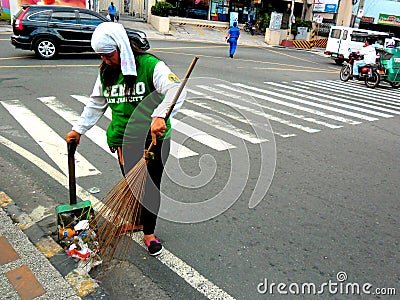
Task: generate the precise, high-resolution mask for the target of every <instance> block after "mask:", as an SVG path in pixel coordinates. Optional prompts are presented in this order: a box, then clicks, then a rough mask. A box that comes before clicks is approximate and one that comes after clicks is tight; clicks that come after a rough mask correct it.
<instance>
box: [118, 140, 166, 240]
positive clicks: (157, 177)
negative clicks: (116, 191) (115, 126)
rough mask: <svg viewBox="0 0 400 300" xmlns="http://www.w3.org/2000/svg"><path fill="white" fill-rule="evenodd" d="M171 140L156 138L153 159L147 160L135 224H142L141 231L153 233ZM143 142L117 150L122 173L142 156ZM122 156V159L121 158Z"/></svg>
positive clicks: (147, 142)
mask: <svg viewBox="0 0 400 300" xmlns="http://www.w3.org/2000/svg"><path fill="white" fill-rule="evenodd" d="M150 143H151V140H149V139H147V141H146V146H145V147H146V149H147V148H148V147H149V145H150ZM170 144H171V141H170V139H166V140H157V145H156V146H154V147H153V148H152V150H151V152H153V153H154V159H150V160H148V163H147V170H148V173H147V178H146V183H145V190H144V197H143V201H142V209H141V214H140V221H139V222H137V224H143V233H144V234H146V235H148V234H153V233H154V230H155V227H156V222H157V215H158V211H159V209H160V200H161V196H160V185H161V178H162V174H163V171H164V165H165V163H166V162H167V159H168V155H169V149H170ZM143 150H144V149H143V143H129V144H128V145H124V146H123V147H122V151H118V156H119V161H120V167H121V171H122V174H123V175H124V176H125V174H127V173H128V172H129V170H130V169H131V168H132V167H134V166H135V165H136V164H137V163H138V162H139V160H140V159H142V157H143ZM121 158H122V159H121Z"/></svg>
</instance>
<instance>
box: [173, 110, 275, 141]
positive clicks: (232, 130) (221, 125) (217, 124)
mask: <svg viewBox="0 0 400 300" xmlns="http://www.w3.org/2000/svg"><path fill="white" fill-rule="evenodd" d="M179 113H181V114H183V115H186V116H188V117H191V118H194V119H196V120H198V121H201V122H204V123H206V124H208V125H210V126H212V127H214V128H216V129H219V130H221V131H224V132H226V133H229V134H231V135H233V136H237V137H238V138H241V139H243V140H245V141H248V142H250V143H252V144H260V143H262V142H266V141H268V139H260V138H258V137H257V136H256V135H255V134H254V133H251V132H248V131H245V130H243V129H241V128H238V127H235V126H233V125H232V124H230V123H227V122H223V121H221V120H219V119H216V118H213V117H210V116H208V115H205V114H202V113H199V112H196V111H194V110H191V109H187V108H181V109H180V110H179Z"/></svg>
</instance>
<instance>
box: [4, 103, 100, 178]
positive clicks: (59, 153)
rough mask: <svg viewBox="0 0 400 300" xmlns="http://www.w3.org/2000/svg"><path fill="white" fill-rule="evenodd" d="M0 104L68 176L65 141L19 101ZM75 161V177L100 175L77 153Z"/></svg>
mask: <svg viewBox="0 0 400 300" xmlns="http://www.w3.org/2000/svg"><path fill="white" fill-rule="evenodd" d="M1 104H2V105H3V106H4V108H6V109H7V110H8V112H9V113H10V114H11V115H12V116H13V117H14V119H16V120H17V122H18V123H19V124H20V125H21V126H22V127H23V128H24V129H25V131H26V132H27V133H28V134H29V135H30V136H31V137H32V138H33V139H34V140H35V142H37V143H38V145H39V146H40V147H41V148H42V149H43V150H44V152H45V153H46V154H47V155H48V156H49V157H50V158H51V159H52V160H53V161H54V163H55V164H56V165H57V166H58V167H59V168H60V170H62V171H63V172H64V174H68V165H67V164H66V163H65V161H66V157H67V147H66V144H65V140H64V139H63V138H62V137H60V136H59V135H58V134H57V133H56V132H55V131H54V130H53V129H52V128H51V127H50V126H49V125H47V124H46V123H45V122H43V121H42V119H40V118H39V117H38V116H37V115H35V114H34V113H33V112H32V111H31V110H30V109H28V108H27V107H26V106H25V105H23V104H22V103H21V102H20V101H19V100H9V101H2V102H1ZM76 161H77V162H79V163H77V167H76V177H84V176H92V175H98V174H101V172H100V171H99V170H98V169H96V167H94V166H93V165H92V164H91V163H89V161H87V160H86V159H85V158H84V157H83V156H82V155H80V154H79V153H78V154H77V155H76Z"/></svg>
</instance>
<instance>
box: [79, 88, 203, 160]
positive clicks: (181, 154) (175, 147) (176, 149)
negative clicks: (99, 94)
mask: <svg viewBox="0 0 400 300" xmlns="http://www.w3.org/2000/svg"><path fill="white" fill-rule="evenodd" d="M71 97H72V98H74V99H76V100H78V101H79V102H81V103H83V104H86V102H87V101H88V99H89V98H88V97H85V96H80V95H71ZM104 116H105V117H106V118H107V119H109V120H111V118H112V116H111V109H110V108H109V107H108V108H107V110H106V112H105V113H104ZM92 129H93V128H92ZM92 129H90V130H89V131H88V132H86V133H85V135H88V134H90V133H89V132H90V131H91V130H92ZM102 136H104V139H105V138H106V134H105V132H104V134H103V135H102ZM95 137H96V135H95ZM96 139H97V138H96ZM93 141H94V142H95V143H96V140H93ZM105 143H106V144H107V141H106V142H105ZM107 145H108V144H107ZM107 148H108V146H107ZM170 155H172V156H173V157H175V158H178V159H180V158H186V157H192V156H197V155H199V154H198V153H197V152H194V151H192V150H190V149H189V148H187V147H185V146H183V145H180V144H178V143H177V142H174V141H172V140H171V148H170Z"/></svg>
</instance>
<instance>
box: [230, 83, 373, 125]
mask: <svg viewBox="0 0 400 300" xmlns="http://www.w3.org/2000/svg"><path fill="white" fill-rule="evenodd" d="M235 85H236V86H239V87H241V88H244V89H249V90H252V91H256V92H260V93H264V94H268V95H271V96H274V97H278V98H283V99H285V100H290V101H294V102H297V103H301V104H305V105H309V106H314V107H318V108H321V109H325V110H329V111H332V112H335V113H341V114H344V115H347V116H351V117H355V118H359V119H362V120H366V121H377V120H378V119H377V118H373V117H369V116H365V115H361V114H358V113H354V112H351V111H347V110H344V109H340V108H335V107H332V106H329V105H325V104H320V103H315V102H312V101H308V100H302V99H300V98H296V97H292V96H286V95H283V94H281V93H277V92H273V91H269V90H265V89H260V88H257V87H250V86H248V85H244V84H241V83H235ZM249 94H250V93H249ZM250 95H252V96H254V97H258V98H260V97H259V95H258V94H256V93H251V94H250Z"/></svg>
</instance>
